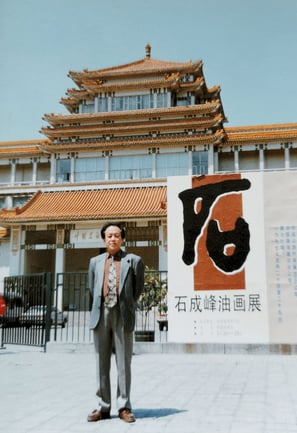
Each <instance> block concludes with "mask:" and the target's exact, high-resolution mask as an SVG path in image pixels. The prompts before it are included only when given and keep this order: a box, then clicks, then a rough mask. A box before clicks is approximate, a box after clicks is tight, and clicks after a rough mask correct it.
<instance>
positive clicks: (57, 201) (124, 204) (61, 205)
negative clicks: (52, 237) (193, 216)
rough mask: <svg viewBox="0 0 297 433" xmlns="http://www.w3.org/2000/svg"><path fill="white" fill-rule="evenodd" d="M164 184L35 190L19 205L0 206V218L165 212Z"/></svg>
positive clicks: (42, 219)
mask: <svg viewBox="0 0 297 433" xmlns="http://www.w3.org/2000/svg"><path fill="white" fill-rule="evenodd" d="M165 201H166V187H165V186H159V187H131V188H113V189H99V190H87V191H58V192H41V191H39V192H37V193H36V194H35V195H34V196H33V197H32V199H31V200H30V201H28V202H27V203H26V204H25V205H24V206H23V207H22V208H16V209H14V210H6V209H2V210H1V212H0V221H1V222H2V224H4V225H6V224H7V223H8V224H9V223H25V222H26V223H28V222H46V221H86V220H102V219H109V218H110V219H111V218H118V219H121V218H122V219H130V218H144V217H147V218H150V217H153V218H156V217H157V218H160V217H162V216H166V209H164V206H163V204H164V202H165Z"/></svg>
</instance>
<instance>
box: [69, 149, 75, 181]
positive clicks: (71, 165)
mask: <svg viewBox="0 0 297 433" xmlns="http://www.w3.org/2000/svg"><path fill="white" fill-rule="evenodd" d="M74 170H75V157H74V156H72V155H71V158H70V179H69V180H70V182H71V183H74Z"/></svg>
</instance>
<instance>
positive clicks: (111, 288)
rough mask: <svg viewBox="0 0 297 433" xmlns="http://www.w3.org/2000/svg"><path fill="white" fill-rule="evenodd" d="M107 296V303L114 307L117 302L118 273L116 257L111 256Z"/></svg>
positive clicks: (108, 305)
mask: <svg viewBox="0 0 297 433" xmlns="http://www.w3.org/2000/svg"><path fill="white" fill-rule="evenodd" d="M107 289H108V291H107V297H106V300H105V305H106V306H107V307H109V308H112V307H114V306H115V305H116V303H117V274H116V267H115V261H114V257H111V260H110V267H109V274H108V287H107Z"/></svg>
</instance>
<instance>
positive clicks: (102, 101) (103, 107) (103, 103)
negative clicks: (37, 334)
mask: <svg viewBox="0 0 297 433" xmlns="http://www.w3.org/2000/svg"><path fill="white" fill-rule="evenodd" d="M98 111H99V112H103V113H105V112H106V111H108V99H107V98H99V99H98Z"/></svg>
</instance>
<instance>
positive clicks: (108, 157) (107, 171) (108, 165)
mask: <svg viewBox="0 0 297 433" xmlns="http://www.w3.org/2000/svg"><path fill="white" fill-rule="evenodd" d="M109 162H110V156H109V155H106V156H105V173H104V179H105V180H108V179H109V178H110V174H109V168H110V164H109Z"/></svg>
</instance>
